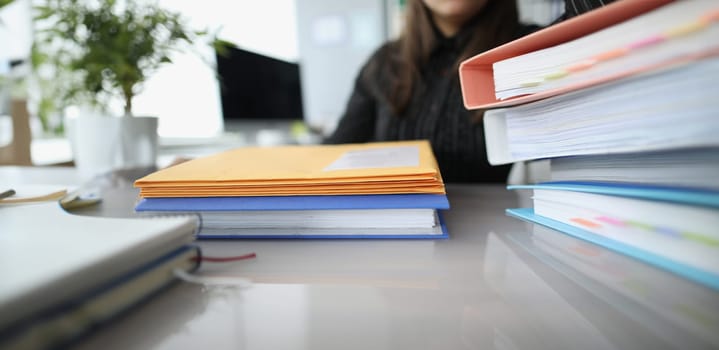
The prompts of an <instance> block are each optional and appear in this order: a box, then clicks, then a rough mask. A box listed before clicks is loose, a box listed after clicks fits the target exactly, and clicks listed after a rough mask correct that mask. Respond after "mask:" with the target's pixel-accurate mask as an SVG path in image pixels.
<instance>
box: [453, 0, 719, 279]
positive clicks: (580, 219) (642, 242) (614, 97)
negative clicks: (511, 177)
mask: <svg viewBox="0 0 719 350" xmlns="http://www.w3.org/2000/svg"><path fill="white" fill-rule="evenodd" d="M717 37H719V4H717V2H716V1H711V0H697V1H676V2H675V1H666V0H651V1H649V0H646V1H618V2H615V3H612V4H610V5H607V6H605V7H602V8H600V9H597V10H594V11H591V12H589V13H586V14H584V15H581V16H578V17H576V18H573V19H570V20H568V21H565V22H563V23H559V24H557V25H555V26H551V27H548V28H546V29H544V30H541V31H539V32H536V33H534V34H531V35H529V36H527V37H524V38H521V39H519V40H516V41H514V42H511V43H508V44H506V45H503V46H501V47H498V48H496V49H494V50H490V51H488V52H486V53H483V54H480V55H478V56H475V57H472V58H470V59H468V60H467V61H465V62H463V63H462V65H461V66H460V77H461V83H462V92H463V97H464V102H465V106H466V107H467V108H469V109H482V110H485V115H484V126H485V133H486V136H485V139H486V142H487V153H488V158H489V161H490V163H492V164H494V165H498V164H508V163H514V162H522V161H527V162H534V161H538V160H549V161H550V164H551V166H550V168H551V170H550V180H549V181H548V182H543V183H536V184H527V185H516V186H509V188H510V189H530V190H533V208H524V209H508V211H507V212H508V214H509V215H512V216H515V217H518V218H521V219H524V220H527V221H530V222H534V223H538V224H541V225H544V226H548V227H551V228H554V229H556V230H558V231H561V232H564V233H566V234H569V235H573V236H576V237H579V238H582V239H584V240H587V241H590V242H592V243H595V244H599V245H601V246H604V247H607V248H609V249H613V250H615V251H619V252H621V253H624V254H627V255H629V256H631V257H633V258H636V259H639V260H642V261H644V262H647V263H649V264H652V265H654V266H657V267H660V268H663V269H665V270H668V271H671V272H673V273H676V274H678V275H680V276H683V277H685V278H688V279H690V280H693V281H696V282H699V283H701V284H703V285H705V286H708V287H710V288H713V289H715V290H719V230H718V229H717V227H719V137H718V136H717V135H719V118H717V117H718V116H719V115H717V111H719V98H717V97H719V96H717V95H716V91H717V89H716V77H718V76H719V41H717V40H716V38H717Z"/></svg>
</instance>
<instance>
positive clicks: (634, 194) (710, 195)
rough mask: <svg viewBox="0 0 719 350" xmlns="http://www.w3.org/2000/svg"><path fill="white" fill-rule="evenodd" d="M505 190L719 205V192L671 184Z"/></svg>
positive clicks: (576, 184)
mask: <svg viewBox="0 0 719 350" xmlns="http://www.w3.org/2000/svg"><path fill="white" fill-rule="evenodd" d="M507 189H510V190H522V189H532V190H534V189H538V190H562V191H575V192H586V193H596V194H605V195H610V196H619V197H630V198H638V199H646V200H653V201H662V202H672V203H680V204H689V205H698V206H706V207H712V208H719V191H714V190H707V189H696V188H684V187H674V186H657V185H641V184H632V183H614V182H579V181H566V182H544V183H538V184H533V185H510V186H507Z"/></svg>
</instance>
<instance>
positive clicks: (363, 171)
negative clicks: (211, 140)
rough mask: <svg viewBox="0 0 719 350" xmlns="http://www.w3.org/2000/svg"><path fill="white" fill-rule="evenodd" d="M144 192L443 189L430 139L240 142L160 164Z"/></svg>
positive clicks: (276, 193)
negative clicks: (284, 143)
mask: <svg viewBox="0 0 719 350" xmlns="http://www.w3.org/2000/svg"><path fill="white" fill-rule="evenodd" d="M135 187H139V188H140V196H141V197H144V198H153V197H155V198H157V197H235V196H291V195H352V194H402V193H434V194H444V193H445V189H444V183H443V181H442V177H441V174H440V171H439V167H438V166H437V161H436V159H435V157H434V154H433V153H432V148H431V146H430V144H429V142H428V141H426V140H420V141H396V142H376V143H363V144H344V145H294V146H279V147H246V148H238V149H234V150H230V151H226V152H222V153H219V154H215V155H212V156H207V157H202V158H196V159H193V160H190V161H188V162H185V163H182V164H179V165H176V166H173V167H169V168H166V169H162V170H159V171H157V172H155V173H152V174H150V175H148V176H146V177H143V178H141V179H139V180H137V181H136V182H135Z"/></svg>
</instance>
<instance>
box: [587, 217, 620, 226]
mask: <svg viewBox="0 0 719 350" xmlns="http://www.w3.org/2000/svg"><path fill="white" fill-rule="evenodd" d="M594 219H595V220H597V221H601V222H603V223H605V224H610V225H612V226H625V225H624V221H622V220H619V219H614V218H610V217H608V216H598V217H596V218H594Z"/></svg>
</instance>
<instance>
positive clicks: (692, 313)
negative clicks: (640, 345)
mask: <svg viewBox="0 0 719 350" xmlns="http://www.w3.org/2000/svg"><path fill="white" fill-rule="evenodd" d="M531 226H532V233H531V234H528V233H521V234H513V235H511V238H512V239H513V240H515V241H517V242H519V243H520V244H521V245H522V246H524V247H525V248H526V249H527V250H528V251H529V252H531V253H532V254H534V255H535V256H536V257H538V258H539V259H540V260H542V261H543V262H544V263H545V264H547V265H548V266H551V267H552V268H553V269H554V270H555V271H557V272H559V273H561V274H563V275H564V276H566V277H568V278H569V279H570V280H571V281H572V282H574V283H575V284H576V286H577V287H580V288H582V289H584V290H586V291H587V292H588V293H590V294H591V295H592V296H593V297H594V298H596V299H597V300H601V301H603V302H605V303H607V305H608V306H609V307H611V308H613V309H614V310H616V311H617V312H620V313H622V314H623V315H625V316H626V317H628V318H630V319H632V320H634V321H636V322H638V323H639V324H641V325H643V326H644V327H645V328H646V329H647V331H649V332H651V333H652V334H653V335H654V337H656V339H658V340H661V341H662V342H664V343H666V345H669V346H670V347H675V348H712V347H713V348H716V347H719V334H718V333H717V330H719V314H717V312H716V310H719V294H717V293H716V292H715V291H713V290H711V289H709V288H707V287H705V286H702V285H699V284H696V283H694V282H691V281H688V280H685V279H683V278H681V277H679V276H677V275H674V274H671V273H669V272H666V271H663V270H660V269H657V268H655V267H653V266H650V265H647V264H645V263H643V262H640V261H637V260H634V259H632V258H630V257H627V256H624V255H622V254H619V253H616V252H613V251H610V250H607V249H604V248H602V247H599V246H597V245H594V244H591V243H588V242H585V241H582V240H580V239H577V238H574V237H571V236H568V235H566V234H563V233H560V232H558V231H555V230H552V229H550V228H547V227H544V226H541V225H531Z"/></svg>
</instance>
